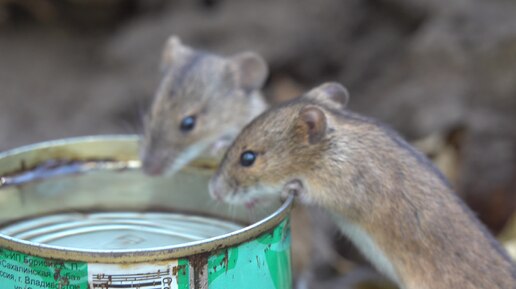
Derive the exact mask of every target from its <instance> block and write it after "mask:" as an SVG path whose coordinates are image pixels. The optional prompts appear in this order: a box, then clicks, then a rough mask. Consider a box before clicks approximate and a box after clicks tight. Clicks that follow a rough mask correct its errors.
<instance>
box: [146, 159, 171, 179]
mask: <svg viewBox="0 0 516 289" xmlns="http://www.w3.org/2000/svg"><path fill="white" fill-rule="evenodd" d="M165 167H166V164H165V162H162V161H155V160H153V159H150V158H144V159H143V163H142V170H143V172H144V173H145V174H147V175H149V176H153V177H154V176H159V175H162V174H163V172H164V171H165Z"/></svg>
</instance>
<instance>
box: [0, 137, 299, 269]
mask: <svg viewBox="0 0 516 289" xmlns="http://www.w3.org/2000/svg"><path fill="white" fill-rule="evenodd" d="M136 139H137V136H134V135H102V136H86V137H75V138H67V139H63V140H53V141H47V142H41V143H36V144H33V145H28V146H23V147H19V148H15V149H12V150H8V151H6V152H3V153H0V158H3V157H6V156H9V155H12V154H18V153H22V152H26V151H30V150H34V149H36V148H42V147H48V146H51V145H57V144H63V143H74V142H85V141H102V140H136ZM293 201H294V196H292V195H289V196H288V197H287V199H286V200H285V201H284V202H283V203H282V204H281V206H280V207H279V208H278V209H276V210H275V211H274V212H273V213H272V214H270V215H268V216H267V217H265V218H263V219H261V220H259V221H258V222H255V223H253V224H251V225H249V226H246V227H244V228H241V229H239V230H236V231H233V232H230V233H227V234H223V235H220V236H216V237H212V238H208V239H204V240H199V241H193V242H188V243H184V244H178V245H172V246H161V247H152V248H146V249H126V250H86V249H72V248H66V247H60V246H53V245H46V244H38V243H34V242H30V241H26V240H21V239H17V238H13V237H10V236H8V235H4V234H1V233H0V247H2V248H6V249H9V250H14V251H18V252H21V253H25V254H29V255H32V256H38V257H43V258H51V259H61V260H73V261H83V262H89V263H106V262H108V263H137V262H152V261H164V260H170V259H178V258H182V257H187V256H191V255H196V254H202V253H206V252H210V251H214V250H219V249H223V248H227V247H231V246H234V245H238V244H240V243H243V242H245V241H248V240H250V239H252V238H255V237H258V236H259V235H261V234H263V233H266V232H268V231H270V230H272V229H273V228H275V227H276V226H277V225H278V224H280V223H281V222H282V221H283V220H284V219H286V218H287V216H288V214H289V212H290V210H291V209H292V204H293Z"/></svg>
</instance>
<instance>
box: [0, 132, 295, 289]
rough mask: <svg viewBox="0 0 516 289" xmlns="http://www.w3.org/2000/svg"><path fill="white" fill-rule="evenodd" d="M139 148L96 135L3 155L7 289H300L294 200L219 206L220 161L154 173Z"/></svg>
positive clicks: (1, 255) (0, 188) (1, 208)
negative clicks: (293, 246) (216, 174)
mask: <svg viewBox="0 0 516 289" xmlns="http://www.w3.org/2000/svg"><path fill="white" fill-rule="evenodd" d="M137 152H138V137H136V136H95V137H82V138H74V139H66V140H58V141H52V142H46V143H41V144H36V145H32V146H27V147H23V148H19V149H15V150H12V151H8V152H6V153H2V154H0V288H1V289H94V288H95V289H96V288H98V289H100V288H102V289H114V288H117V289H120V288H139V289H173V288H174V289H175V288H179V289H186V288H209V289H219V288H248V289H253V288H256V289H258V288H259V289H267V288H270V289H287V288H291V287H292V277H291V256H290V225H289V213H290V209H291V206H292V198H289V199H287V200H286V201H284V202H278V203H277V204H274V205H270V206H267V207H264V208H261V209H260V210H257V211H256V212H253V214H250V212H249V211H247V210H245V208H241V207H230V206H228V205H226V204H216V203H215V202H213V201H212V200H211V199H210V197H209V194H208V192H207V187H208V186H207V184H208V181H209V178H210V177H211V175H212V173H213V170H214V164H213V161H210V160H208V159H198V160H196V161H194V162H193V163H192V164H191V165H190V166H188V167H186V168H185V169H184V170H182V171H181V172H179V173H178V174H176V175H174V176H173V177H158V178H151V177H147V176H145V175H143V174H142V173H140V170H139V161H138V157H137V155H138V154H137ZM256 220H258V221H256Z"/></svg>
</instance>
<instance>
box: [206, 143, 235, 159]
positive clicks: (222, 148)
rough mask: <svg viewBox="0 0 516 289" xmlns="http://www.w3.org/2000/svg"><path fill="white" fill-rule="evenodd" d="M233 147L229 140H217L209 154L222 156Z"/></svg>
mask: <svg viewBox="0 0 516 289" xmlns="http://www.w3.org/2000/svg"><path fill="white" fill-rule="evenodd" d="M230 145H231V141H230V140H228V139H219V140H217V141H216V142H215V143H214V144H213V145H212V146H211V148H210V150H209V154H210V155H211V156H215V157H217V156H222V155H223V154H224V153H225V152H226V150H227V149H228V148H229V146H230Z"/></svg>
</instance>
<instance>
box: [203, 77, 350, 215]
mask: <svg viewBox="0 0 516 289" xmlns="http://www.w3.org/2000/svg"><path fill="white" fill-rule="evenodd" d="M348 98H349V97H348V93H347V91H346V89H345V88H344V87H343V86H342V85H340V84H338V83H326V84H323V85H321V86H319V87H317V88H315V89H313V90H311V91H310V92H308V93H307V94H305V95H304V96H302V97H301V98H298V99H296V100H294V101H292V102H290V103H286V104H283V105H280V106H278V107H275V108H272V109H270V110H268V111H266V112H265V113H263V114H262V115H260V116H259V117H258V118H256V119H255V120H253V121H252V122H251V123H250V124H249V125H248V126H247V127H245V128H244V129H243V131H242V132H241V133H240V135H239V136H238V137H237V139H236V140H235V142H234V143H233V144H232V145H231V147H230V148H229V150H228V151H227V153H226V156H225V157H224V160H223V161H222V163H221V165H220V167H219V169H218V171H217V173H216V174H215V175H214V176H213V178H212V180H211V182H210V194H211V196H212V197H213V198H214V199H217V200H223V201H225V202H228V203H234V204H246V205H247V206H253V205H254V204H256V203H257V202H259V201H261V200H265V199H269V198H277V197H279V195H280V194H281V193H282V192H284V191H285V190H286V189H287V190H288V189H291V188H294V189H295V190H298V191H299V190H302V189H303V187H305V188H306V184H305V182H306V181H307V179H308V177H309V175H311V174H312V173H314V172H316V171H317V170H320V165H321V161H322V160H323V159H324V158H325V153H326V151H328V150H329V149H331V146H332V137H333V135H334V133H333V132H334V128H333V127H334V123H333V122H334V120H333V119H332V117H331V115H330V114H329V113H328V112H329V111H331V110H340V109H343V108H344V107H345V105H346V103H347V100H348ZM305 192H306V191H305ZM306 194H309V192H306ZM307 197H309V196H307Z"/></svg>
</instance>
